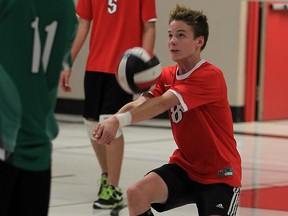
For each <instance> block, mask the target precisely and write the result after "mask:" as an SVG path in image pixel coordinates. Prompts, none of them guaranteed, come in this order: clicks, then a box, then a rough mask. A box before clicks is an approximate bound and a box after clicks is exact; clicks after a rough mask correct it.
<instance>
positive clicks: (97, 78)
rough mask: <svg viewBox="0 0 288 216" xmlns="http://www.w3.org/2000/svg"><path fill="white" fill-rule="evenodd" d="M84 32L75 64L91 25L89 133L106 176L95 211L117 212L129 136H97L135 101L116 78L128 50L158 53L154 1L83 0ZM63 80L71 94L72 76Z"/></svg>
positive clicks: (76, 46) (78, 41) (81, 23)
mask: <svg viewBox="0 0 288 216" xmlns="http://www.w3.org/2000/svg"><path fill="white" fill-rule="evenodd" d="M76 10H77V14H78V15H79V17H80V18H79V29H78V33H77V36H76V39H75V42H74V45H73V48H72V59H73V60H74V59H75V58H76V56H77V54H78V52H79V50H80V49H81V47H82V45H83V43H84V41H85V40H86V38H87V35H88V33H89V30H90V27H91V28H92V29H91V34H90V48H89V55H88V60H87V64H86V72H85V78H84V92H85V106H84V114H83V116H84V123H85V126H86V128H87V131H88V136H89V138H90V140H91V143H92V146H93V148H94V151H95V154H96V156H97V159H98V161H99V164H100V167H101V170H102V175H101V186H100V189H99V192H98V199H97V200H96V201H95V202H94V204H93V207H94V208H96V209H98V208H115V207H117V206H121V205H122V204H123V197H122V190H121V189H120V188H119V187H118V186H119V185H118V184H119V179H120V173H121V166H122V160H123V151H124V137H123V135H122V131H121V129H119V130H118V133H117V139H115V140H114V141H113V142H114V143H115V145H111V146H103V145H98V143H97V141H96V140H95V138H94V137H93V136H92V130H93V128H94V127H95V125H96V124H97V121H99V119H100V121H101V120H103V119H104V118H106V117H108V116H109V115H111V114H114V113H115V112H117V111H118V110H119V109H120V108H121V107H122V106H123V105H124V104H126V103H127V102H130V101H131V100H132V97H133V96H132V95H130V94H127V93H126V92H124V91H123V90H122V89H121V88H120V87H119V85H118V83H117V81H116V79H115V72H116V70H117V66H118V62H119V60H120V57H121V55H122V54H123V53H124V51H126V50H127V49H128V48H131V47H135V46H140V47H143V48H145V49H146V50H148V51H150V52H153V48H154V41H155V21H156V11H155V0H145V1H135V0H125V1H116V0H109V1H92V0H79V1H78V4H77V8H76ZM70 75H71V71H69V72H66V73H65V74H64V75H63V76H62V78H61V83H62V89H63V91H65V92H69V91H71V88H70V87H69V85H68V84H69V77H70Z"/></svg>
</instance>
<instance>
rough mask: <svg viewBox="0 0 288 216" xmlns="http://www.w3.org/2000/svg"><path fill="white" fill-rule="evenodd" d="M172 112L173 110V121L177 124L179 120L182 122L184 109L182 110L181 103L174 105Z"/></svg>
mask: <svg viewBox="0 0 288 216" xmlns="http://www.w3.org/2000/svg"><path fill="white" fill-rule="evenodd" d="M170 112H171V118H172V121H173V122H174V123H175V124H177V123H178V122H180V121H181V120H182V118H183V115H182V113H183V111H182V106H181V105H177V106H174V107H172V108H171V109H170Z"/></svg>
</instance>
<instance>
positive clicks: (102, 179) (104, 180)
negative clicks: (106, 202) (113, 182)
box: [98, 173, 108, 197]
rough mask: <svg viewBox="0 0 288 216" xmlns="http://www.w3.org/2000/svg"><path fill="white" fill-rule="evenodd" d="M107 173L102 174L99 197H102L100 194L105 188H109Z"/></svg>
mask: <svg viewBox="0 0 288 216" xmlns="http://www.w3.org/2000/svg"><path fill="white" fill-rule="evenodd" d="M107 178H108V176H107V173H102V175H101V177H100V188H99V192H98V197H99V196H100V194H101V193H102V191H103V188H104V187H106V186H107Z"/></svg>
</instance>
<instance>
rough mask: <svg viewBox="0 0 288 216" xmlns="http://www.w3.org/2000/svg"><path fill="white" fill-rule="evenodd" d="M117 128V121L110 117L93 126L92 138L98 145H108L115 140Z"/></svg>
mask: <svg viewBox="0 0 288 216" xmlns="http://www.w3.org/2000/svg"><path fill="white" fill-rule="evenodd" d="M118 128H119V122H118V120H117V119H116V118H115V117H114V116H111V117H109V118H107V119H105V120H103V121H101V122H99V123H98V124H97V125H96V126H95V128H94V130H93V136H94V138H95V139H96V140H97V142H98V143H99V144H109V143H110V142H112V141H113V140H114V139H115V137H116V133H117V130H118Z"/></svg>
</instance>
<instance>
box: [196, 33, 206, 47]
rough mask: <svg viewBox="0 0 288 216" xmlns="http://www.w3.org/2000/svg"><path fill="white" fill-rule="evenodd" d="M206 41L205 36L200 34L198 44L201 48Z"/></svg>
mask: <svg viewBox="0 0 288 216" xmlns="http://www.w3.org/2000/svg"><path fill="white" fill-rule="evenodd" d="M204 41H205V39H204V36H199V37H198V38H197V45H198V47H199V48H201V47H202V46H203V45H204Z"/></svg>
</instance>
